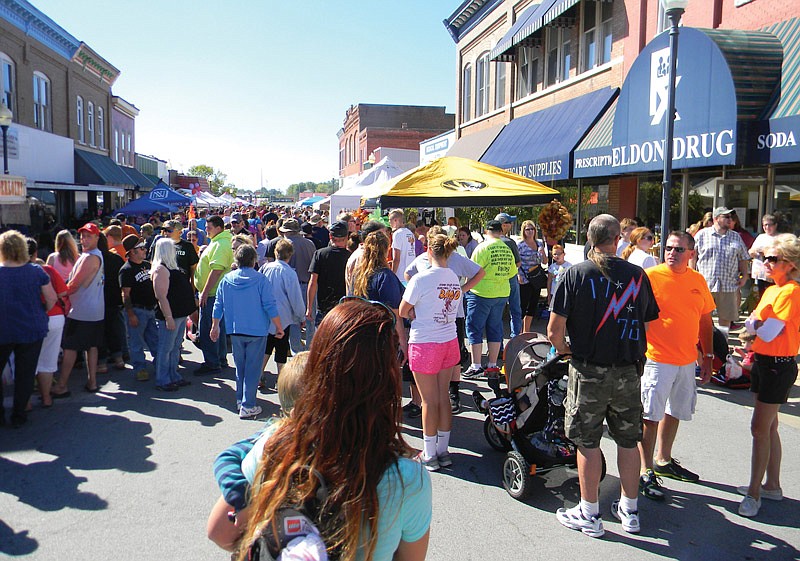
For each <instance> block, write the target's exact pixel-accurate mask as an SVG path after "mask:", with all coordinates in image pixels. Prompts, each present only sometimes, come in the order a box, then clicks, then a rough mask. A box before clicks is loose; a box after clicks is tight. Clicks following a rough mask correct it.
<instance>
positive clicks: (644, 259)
mask: <svg viewBox="0 0 800 561" xmlns="http://www.w3.org/2000/svg"><path fill="white" fill-rule="evenodd" d="M654 244H655V237H654V236H653V232H651V231H650V230H649V229H648V228H636V229H635V230H634V231H633V232H631V245H629V246H628V247H626V248H625V250H624V251H623V252H622V258H623V259H625V260H627V261H629V262H630V263H633V264H634V265H639V266H640V267H641V268H642V269H649V268H650V267H655V266H656V265H658V261H657V260H656V258H655V257H653V256H652V255H650V250H651V249H653V245H654Z"/></svg>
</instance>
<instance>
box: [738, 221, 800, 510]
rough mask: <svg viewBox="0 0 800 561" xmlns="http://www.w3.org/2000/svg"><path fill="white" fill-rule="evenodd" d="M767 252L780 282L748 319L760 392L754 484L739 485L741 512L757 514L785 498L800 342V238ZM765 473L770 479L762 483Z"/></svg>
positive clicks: (770, 272) (753, 426) (785, 238)
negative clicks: (788, 407) (787, 413)
mask: <svg viewBox="0 0 800 561" xmlns="http://www.w3.org/2000/svg"><path fill="white" fill-rule="evenodd" d="M763 252H764V269H765V272H766V276H767V278H768V279H770V280H772V281H773V282H774V283H775V284H774V285H773V286H770V287H769V288H767V290H766V291H765V292H764V296H763V297H762V298H761V301H760V302H759V303H758V307H757V308H756V309H755V311H754V312H753V313H752V314H751V315H750V318H748V320H747V322H746V327H747V329H748V331H750V332H755V334H756V339H755V341H754V342H753V351H755V353H756V355H755V364H754V365H753V369H752V372H751V386H750V391H751V392H753V393H755V394H756V402H755V407H754V409H753V419H752V421H751V422H750V432H751V433H752V435H753V453H752V460H751V467H750V485H749V486H747V487H745V486H742V487H739V488H738V489H737V490H738V491H739V493H741V494H742V495H745V497H744V499H743V500H742V503H741V504H740V505H739V514H740V515H742V516H747V517H752V516H755V515H756V514H758V510H759V508H760V507H761V499H762V498H765V499H770V500H776V501H779V500H781V499H783V492H782V491H781V484H780V469H781V453H782V450H781V439H780V436H779V435H778V410H779V409H780V406H781V405H782V404H783V403H786V401H787V399H788V398H789V392H790V390H791V389H792V386H793V385H794V382H795V380H797V360H796V359H797V351H798V348H799V347H800V284H798V282H797V279H798V277H800V240H798V239H797V237H795V236H793V235H792V234H781V235H779V236H776V238H775V241H774V242H773V243H772V244H770V245H769V246H767V247H765V248H764V250H763ZM776 333H777V334H776ZM764 474H766V476H767V478H766V481H764V484H763V485H762V484H761V481H762V480H763V479H764Z"/></svg>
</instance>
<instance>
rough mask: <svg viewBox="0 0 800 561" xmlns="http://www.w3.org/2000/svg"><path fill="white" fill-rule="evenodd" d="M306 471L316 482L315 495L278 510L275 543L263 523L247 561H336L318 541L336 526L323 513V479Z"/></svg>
mask: <svg viewBox="0 0 800 561" xmlns="http://www.w3.org/2000/svg"><path fill="white" fill-rule="evenodd" d="M306 468H307V470H308V472H309V473H310V474H312V475H313V476H314V477H316V478H317V480H318V482H319V486H318V487H317V492H316V493H315V494H314V495H313V496H312V497H310V498H308V499H306V501H305V502H304V503H302V504H300V505H287V506H284V507H281V508H280V509H278V512H277V513H276V518H277V527H278V539H277V541H276V539H275V534H274V533H273V531H272V521H271V520H267V521H265V522H263V523H262V524H261V526H259V528H258V530H257V531H256V533H255V536H254V537H253V540H252V541H251V542H250V545H249V546H248V552H247V560H248V561H281V560H282V559H286V558H288V559H304V560H306V559H308V560H313V561H328V560H331V561H335V560H336V559H338V558H339V554H340V552H339V551H330V552H329V551H328V549H327V545H326V544H325V540H324V539H323V537H322V534H323V533H324V532H325V529H326V528H332V527H335V526H336V525H337V524H338V523H339V522H340V521H339V520H338V518H337V517H336V516H334V515H333V514H332V513H330V512H324V510H323V505H324V504H325V502H326V500H327V499H328V487H327V485H326V483H325V478H324V477H322V474H321V473H319V472H318V471H316V470H313V469H311V468H308V467H307V466H306ZM284 553H286V555H284Z"/></svg>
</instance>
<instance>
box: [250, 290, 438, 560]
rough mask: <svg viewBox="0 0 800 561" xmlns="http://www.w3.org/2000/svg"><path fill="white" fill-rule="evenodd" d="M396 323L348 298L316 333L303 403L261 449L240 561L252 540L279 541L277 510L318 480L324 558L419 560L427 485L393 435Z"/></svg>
mask: <svg viewBox="0 0 800 561" xmlns="http://www.w3.org/2000/svg"><path fill="white" fill-rule="evenodd" d="M395 321H396V317H395V314H394V313H392V311H391V310H390V309H388V308H387V307H386V306H385V305H384V304H381V303H379V302H372V301H367V300H363V299H361V298H354V297H353V298H349V299H347V300H346V301H344V302H342V303H341V304H339V305H337V306H336V307H335V308H333V310H331V311H330V312H329V313H328V314H327V315H326V316H325V319H324V320H323V321H322V323H321V324H320V325H319V328H318V330H317V333H316V335H315V336H314V340H313V342H312V344H311V349H310V352H309V355H308V363H307V365H306V369H305V372H304V375H303V393H302V394H301V395H300V397H299V398H298V399H297V401H296V402H295V406H294V409H293V410H292V412H291V414H290V415H289V417H288V419H287V420H286V421H285V422H284V423H283V424H282V425H281V426H280V428H278V429H277V430H276V431H275V433H274V434H273V436H272V437H271V438H270V439H269V440H268V441H267V442H266V444H265V446H264V453H263V456H262V459H261V462H260V465H259V468H258V471H257V473H256V478H255V484H254V487H253V498H252V501H251V506H250V510H251V515H250V520H249V522H248V526H247V530H246V531H245V534H244V538H243V540H242V542H241V543H242V545H243V548H242V551H241V552H240V556H239V559H240V560H244V559H247V552H248V547H247V546H248V545H249V544H250V543H251V542H252V541H253V540H254V538H256V537H257V536H258V535H259V534H266V533H272V534H273V535H275V536H278V531H279V528H278V527H277V519H278V511H279V510H280V509H281V508H282V507H285V506H287V505H298V504H302V503H304V502H306V501H308V500H309V499H313V498H315V497H318V496H319V494H318V491H319V489H320V485H321V483H320V478H321V479H323V480H324V482H325V486H326V487H327V490H328V493H327V497H326V498H325V499H324V501H323V502H322V504H321V506H320V512H324V513H327V516H326V520H323V521H322V522H323V523H321V524H320V528H319V529H320V532H321V535H322V539H323V540H324V542H325V544H326V547H327V549H328V551H329V552H331V551H335V552H336V553H337V556H338V558H339V559H341V560H343V561H355V559H364V560H365V561H390V560H392V559H394V560H409V561H418V560H423V559H424V558H425V555H426V552H427V548H428V535H429V527H430V520H431V483H430V478H429V476H428V473H427V472H426V471H425V469H424V468H423V467H422V465H421V464H419V463H418V462H415V461H414V460H412V459H411V457H412V451H411V449H410V448H409V447H408V445H407V444H406V443H405V441H404V440H403V436H402V434H401V431H400V422H401V408H400V390H401V384H400V372H399V365H398V361H397V351H398V338H397V332H396V330H395ZM317 474H318V475H319V477H318V475H317ZM332 521H333V522H332Z"/></svg>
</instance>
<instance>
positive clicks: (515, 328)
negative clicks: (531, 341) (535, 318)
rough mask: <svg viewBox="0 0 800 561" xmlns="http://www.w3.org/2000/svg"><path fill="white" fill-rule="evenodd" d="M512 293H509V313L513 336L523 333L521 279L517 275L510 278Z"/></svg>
mask: <svg viewBox="0 0 800 561" xmlns="http://www.w3.org/2000/svg"><path fill="white" fill-rule="evenodd" d="M508 284H509V286H510V287H511V293H510V294H509V295H508V315H510V316H511V338H512V339H513V338H514V337H516V336H517V335H519V334H520V333H522V306H521V305H520V302H519V281H518V280H517V277H516V275H515V276H514V277H512V278H511V279H509V281H508Z"/></svg>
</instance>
